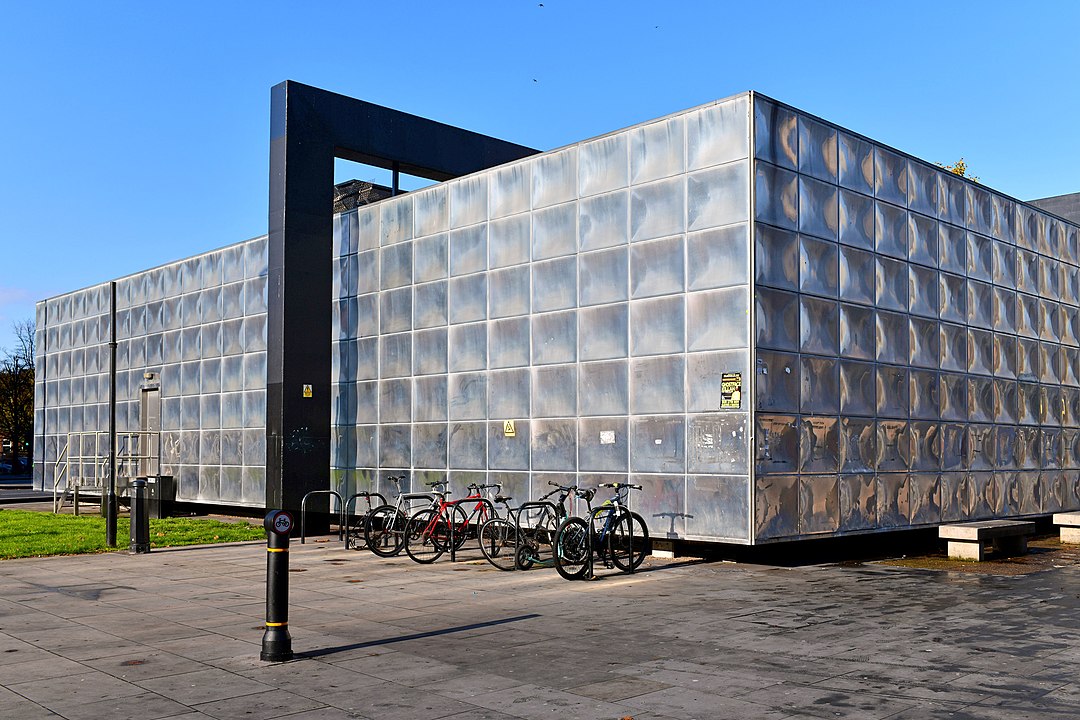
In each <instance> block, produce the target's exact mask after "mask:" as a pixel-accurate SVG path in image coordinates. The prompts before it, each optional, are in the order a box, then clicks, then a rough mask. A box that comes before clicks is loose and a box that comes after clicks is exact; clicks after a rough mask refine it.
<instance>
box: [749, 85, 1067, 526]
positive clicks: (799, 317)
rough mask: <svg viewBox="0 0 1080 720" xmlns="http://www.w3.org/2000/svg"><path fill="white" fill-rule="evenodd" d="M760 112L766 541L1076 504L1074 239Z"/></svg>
mask: <svg viewBox="0 0 1080 720" xmlns="http://www.w3.org/2000/svg"><path fill="white" fill-rule="evenodd" d="M753 112H754V125H753V127H754V153H753V154H754V158H755V159H754V194H755V199H756V202H755V210H754V222H753V234H754V248H755V278H754V297H755V312H756V316H755V328H754V332H755V343H754V344H755V365H756V376H755V379H756V383H755V385H756V393H755V394H756V408H755V419H754V424H755V427H754V430H753V434H754V521H753V530H752V535H753V539H754V541H755V542H764V541H773V540H784V539H793V538H799V537H808V536H818V535H835V534H842V533H849V532H867V531H878V530H891V529H896V528H907V527H918V526H928V525H938V524H941V523H943V522H953V521H962V520H976V519H983V518H991V517H1016V516H1025V515H1040V514H1048V513H1053V512H1058V511H1060V510H1075V509H1077V508H1080V442H1078V441H1080V412H1078V407H1080V406H1078V403H1080V378H1078V376H1077V368H1078V367H1080V366H1078V359H1080V358H1078V354H1077V353H1078V347H1077V346H1078V338H1080V334H1078V331H1080V326H1078V312H1080V310H1078V306H1077V301H1078V297H1080V295H1078V292H1080V291H1078V285H1077V276H1078V268H1077V264H1078V261H1080V256H1078V254H1077V253H1078V249H1077V232H1078V228H1077V227H1076V226H1075V225H1072V224H1069V223H1067V222H1065V221H1063V220H1060V219H1058V218H1055V217H1052V216H1050V215H1048V214H1045V213H1042V212H1040V211H1039V210H1037V209H1036V208H1033V207H1031V206H1029V205H1026V204H1024V203H1020V202H1017V201H1015V200H1012V199H1010V198H1007V197H1004V196H1002V195H999V194H997V193H994V192H993V191H992V190H990V189H989V188H985V187H983V186H981V185H978V184H976V183H972V182H968V181H966V180H962V179H960V178H959V177H957V176H955V175H953V174H951V173H949V172H947V171H944V170H942V169H941V168H938V167H936V166H933V165H930V164H928V163H925V162H922V161H920V160H917V159H915V158H911V157H908V156H905V155H902V154H900V153H898V152H896V151H894V150H892V149H890V148H887V147H884V146H881V145H878V144H876V143H874V142H872V141H870V140H868V139H866V138H863V137H860V136H857V135H854V134H852V133H849V132H847V131H845V130H843V129H842V128H839V127H836V126H833V125H830V124H828V123H825V122H823V121H821V120H819V119H817V118H813V117H810V116H807V115H804V114H802V113H800V112H799V111H797V110H795V109H793V108H789V107H786V106H782V105H780V104H778V103H774V102H772V101H770V100H768V99H766V98H763V97H761V96H755V98H754V111H753Z"/></svg>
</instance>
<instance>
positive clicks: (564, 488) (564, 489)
mask: <svg viewBox="0 0 1080 720" xmlns="http://www.w3.org/2000/svg"><path fill="white" fill-rule="evenodd" d="M548 485H554V486H555V489H554V490H552V491H551V492H549V493H547V494H546V495H542V496H541V497H540V499H541V500H547V499H548V498H549V497H551V496H552V495H554V494H555V493H559V492H561V493H565V494H564V496H563V497H564V498H565V496H566V495H569V494H570V493H572V492H574V491H576V490H577V489H578V488H577V485H559V484H558V483H555V482H552V481H550V480H548Z"/></svg>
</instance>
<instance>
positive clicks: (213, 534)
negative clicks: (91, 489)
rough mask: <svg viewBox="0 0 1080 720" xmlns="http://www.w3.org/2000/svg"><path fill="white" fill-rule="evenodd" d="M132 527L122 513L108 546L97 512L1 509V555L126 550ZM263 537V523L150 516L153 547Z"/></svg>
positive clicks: (41, 555) (27, 555) (72, 553)
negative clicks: (113, 541)
mask: <svg viewBox="0 0 1080 720" xmlns="http://www.w3.org/2000/svg"><path fill="white" fill-rule="evenodd" d="M129 528H130V523H129V520H128V518H126V517H121V518H119V520H118V521H117V524H116V540H117V544H118V545H119V547H117V548H109V547H106V546H105V518H103V517H100V516H98V515H80V516H78V517H76V516H74V515H53V514H52V513H44V512H29V511H26V510H9V509H0V560H9V559H11V558H24V557H43V556H46V555H78V554H82V553H100V552H109V551H111V550H125V549H127V547H128V539H129V536H130V533H129ZM265 537H266V532H265V531H264V530H263V529H262V526H261V525H253V524H251V523H248V522H236V523H228V522H222V521H220V520H211V519H209V518H188V517H177V518H162V519H161V520H154V519H151V520H150V546H151V547H152V548H155V547H156V548H163V547H175V546H180V545H208V544H212V543H227V542H240V541H244V540H262V539H264V538H265Z"/></svg>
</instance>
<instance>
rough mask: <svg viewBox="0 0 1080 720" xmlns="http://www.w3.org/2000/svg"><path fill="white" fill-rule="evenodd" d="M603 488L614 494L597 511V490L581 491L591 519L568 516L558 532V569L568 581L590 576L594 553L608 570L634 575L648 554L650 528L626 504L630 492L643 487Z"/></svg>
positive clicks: (610, 486) (606, 485)
mask: <svg viewBox="0 0 1080 720" xmlns="http://www.w3.org/2000/svg"><path fill="white" fill-rule="evenodd" d="M600 487H607V488H613V489H614V490H615V494H614V495H612V497H611V499H609V500H607V501H606V502H604V504H603V505H601V506H600V507H598V508H594V507H593V506H592V500H593V497H595V495H596V491H595V490H579V491H578V492H577V496H578V497H579V498H581V499H583V500H584V501H585V503H586V504H587V505H588V512H587V513H586V518H588V519H587V520H586V518H582V517H568V518H566V519H565V520H563V521H562V523H561V524H560V525H559V529H558V531H557V532H556V533H555V549H554V555H555V569H556V570H557V571H558V573H559V575H561V576H562V577H564V578H566V579H567V580H577V579H578V578H581V577H584V576H586V575H589V576H591V575H592V567H593V562H594V557H593V556H594V554H595V555H596V556H597V558H598V559H599V560H600V561H601V562H603V563H604V566H605V567H608V568H611V567H616V568H618V569H619V570H621V571H623V572H628V573H632V572H634V570H636V569H637V568H638V566H639V565H641V563H642V561H643V560H644V559H645V555H646V554H647V553H648V549H649V528H648V526H647V525H646V524H645V520H644V518H642V517H641V516H640V515H638V514H637V513H635V512H631V511H630V509H629V507H627V506H626V505H625V504H624V502H625V500H626V499H627V498H628V497H629V492H630V490H641V486H640V485H631V484H630V483H601V484H600ZM598 522H599V523H600V527H599V529H597V523H598Z"/></svg>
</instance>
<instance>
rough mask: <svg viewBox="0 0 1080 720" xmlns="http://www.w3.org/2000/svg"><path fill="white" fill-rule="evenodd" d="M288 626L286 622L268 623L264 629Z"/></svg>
mask: <svg viewBox="0 0 1080 720" xmlns="http://www.w3.org/2000/svg"><path fill="white" fill-rule="evenodd" d="M288 624H289V623H287V622H283V623H272V622H268V623H266V627H284V626H285V625H288Z"/></svg>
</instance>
